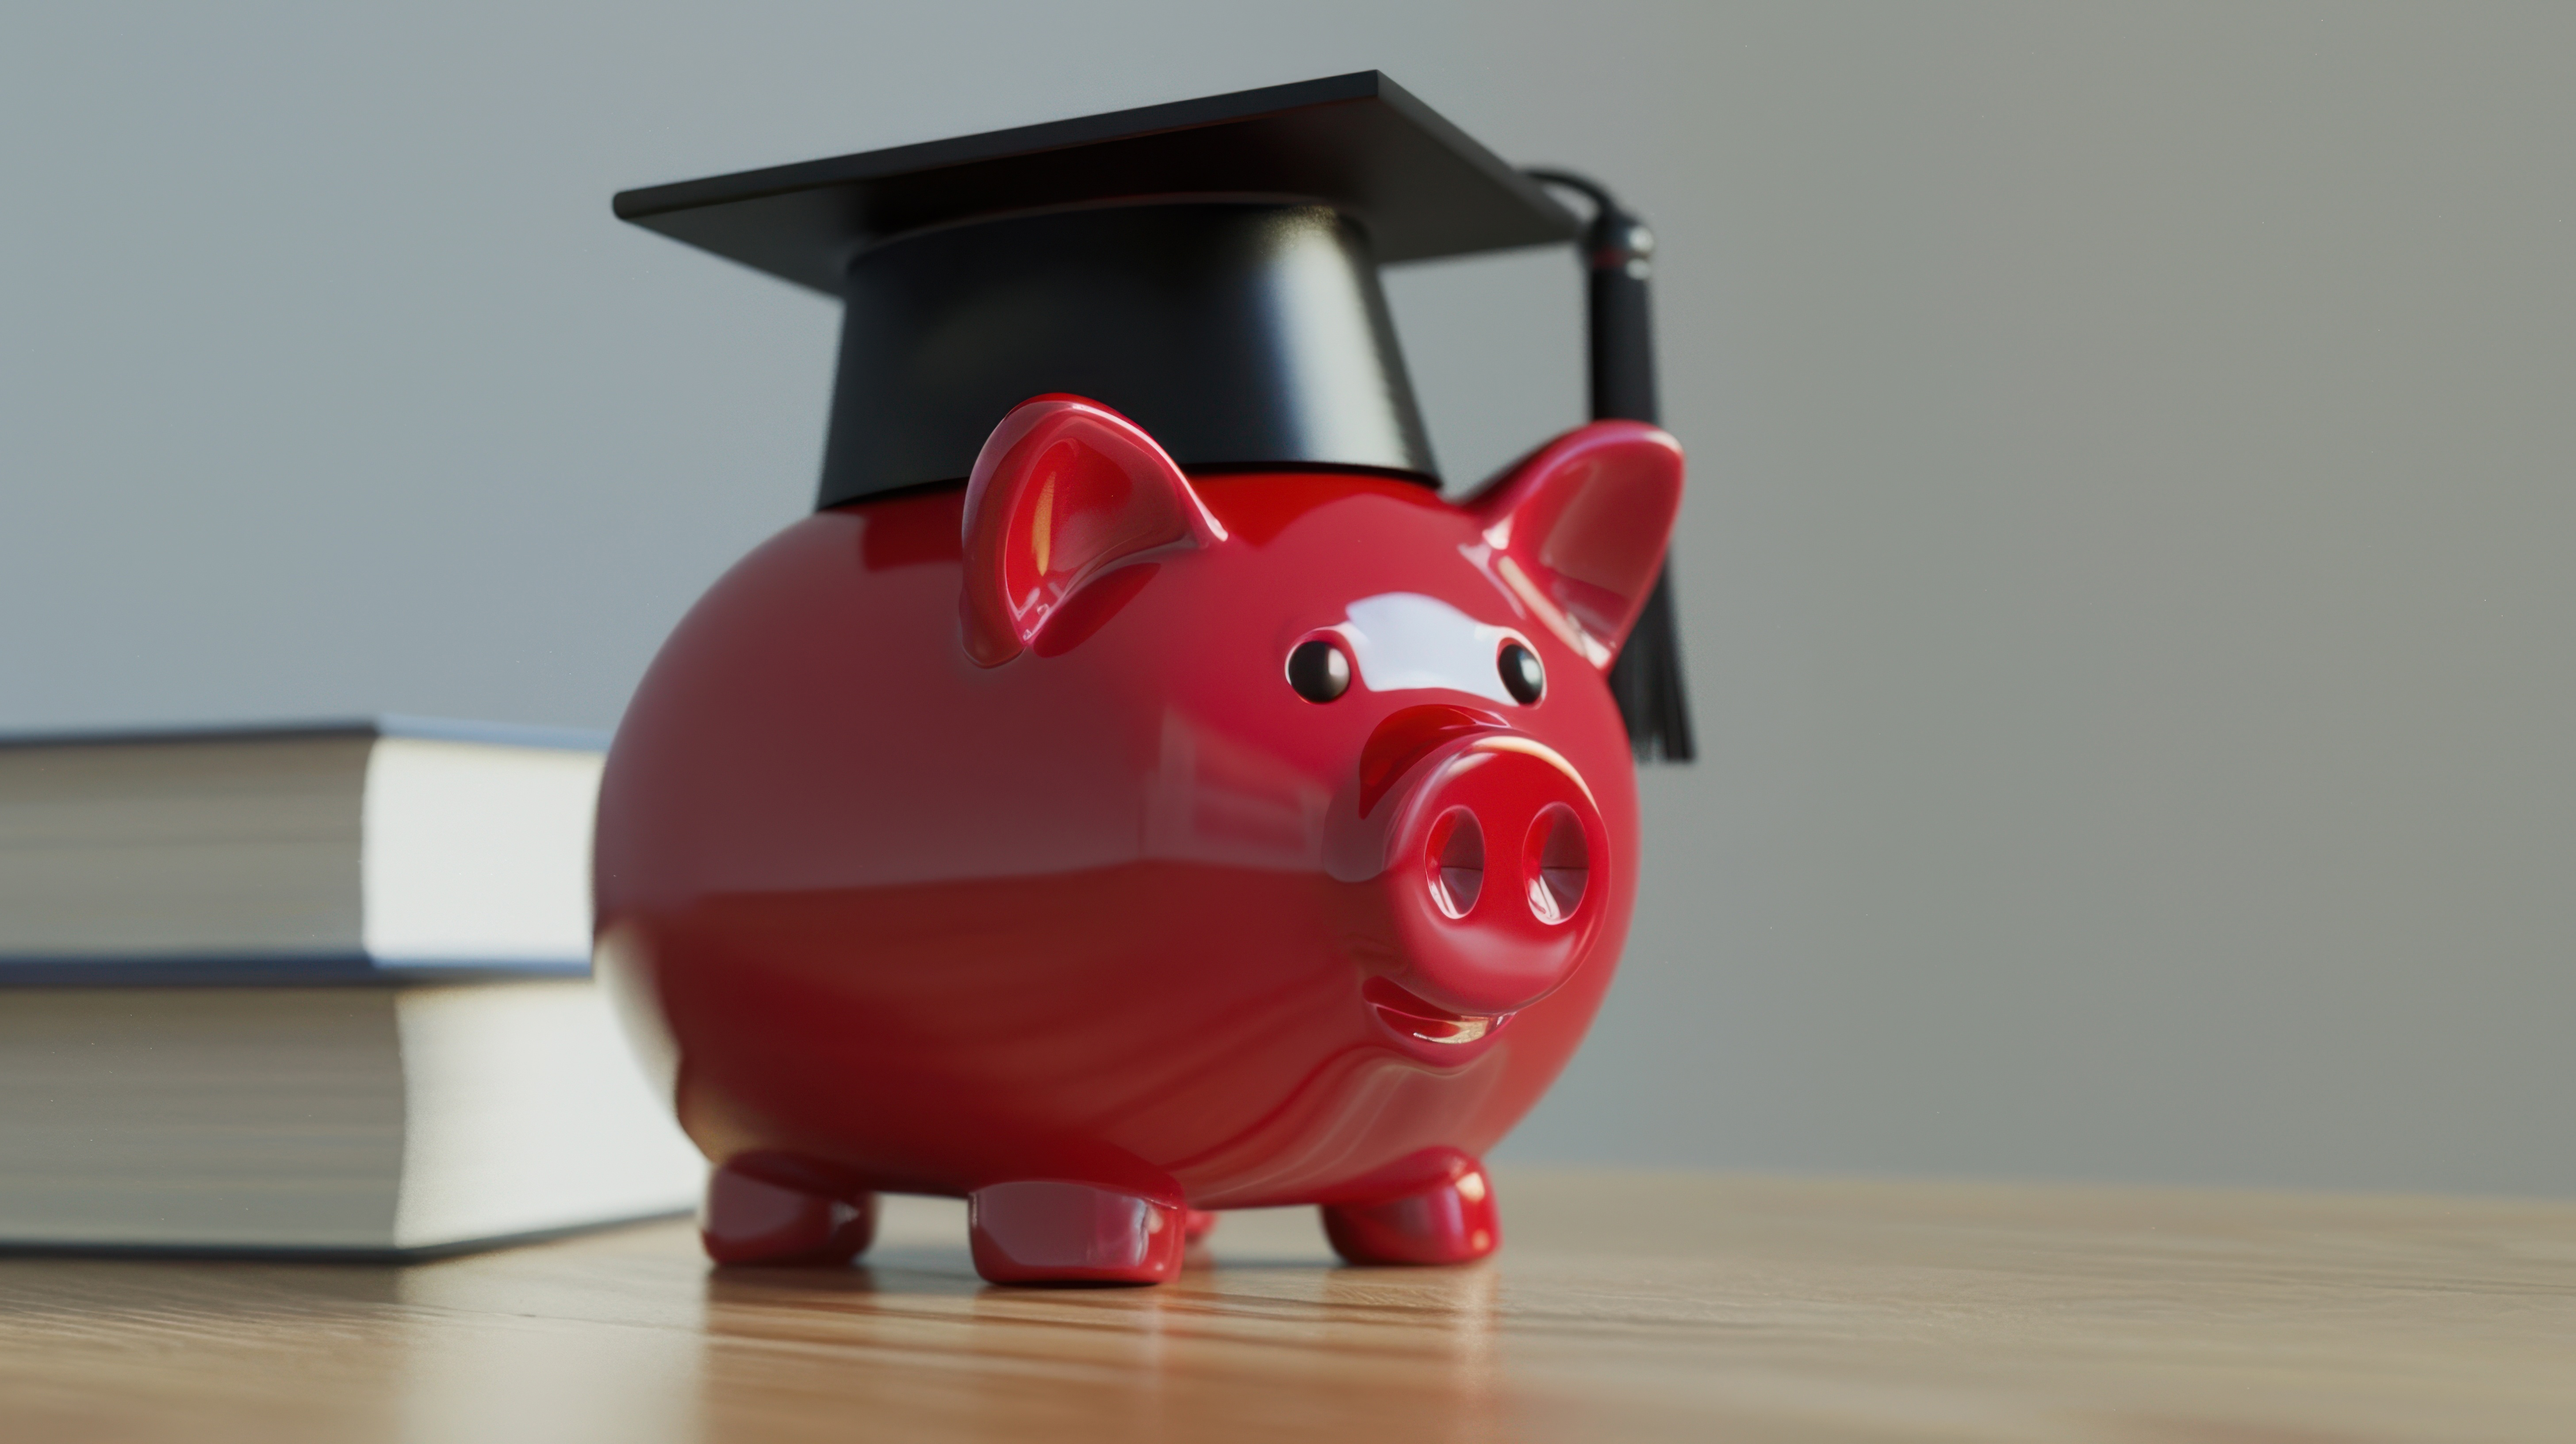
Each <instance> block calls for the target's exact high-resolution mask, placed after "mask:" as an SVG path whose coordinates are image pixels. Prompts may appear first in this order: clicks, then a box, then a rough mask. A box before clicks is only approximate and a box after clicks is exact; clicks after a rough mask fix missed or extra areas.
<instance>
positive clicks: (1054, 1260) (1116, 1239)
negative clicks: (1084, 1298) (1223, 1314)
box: [966, 1180, 1188, 1284]
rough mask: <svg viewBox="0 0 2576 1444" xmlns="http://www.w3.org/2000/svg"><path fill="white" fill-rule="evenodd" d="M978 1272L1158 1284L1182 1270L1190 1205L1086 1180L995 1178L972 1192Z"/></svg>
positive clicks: (1039, 1279)
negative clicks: (1006, 1180) (1004, 1180)
mask: <svg viewBox="0 0 2576 1444" xmlns="http://www.w3.org/2000/svg"><path fill="white" fill-rule="evenodd" d="M966 1204H967V1216H968V1218H969V1220H970V1225H971V1235H972V1239H973V1243H974V1246H975V1272H977V1273H979V1274H982V1275H983V1276H984V1277H985V1278H987V1279H989V1280H991V1281H992V1282H994V1283H997V1284H1158V1283H1161V1282H1163V1281H1164V1280H1165V1279H1168V1278H1170V1277H1171V1276H1172V1275H1174V1274H1176V1273H1179V1272H1180V1269H1181V1249H1182V1247H1183V1246H1184V1242H1185V1237H1184V1236H1185V1233H1186V1230H1187V1227H1188V1223H1187V1217H1186V1215H1187V1214H1188V1210H1187V1209H1184V1208H1181V1207H1179V1206H1178V1205H1177V1204H1172V1203H1166V1202H1163V1201H1161V1200H1158V1199H1152V1198H1146V1197H1142V1196H1140V1195H1137V1194H1133V1193H1126V1192H1123V1191H1121V1190H1118V1189H1114V1188H1097V1187H1094V1186H1092V1185H1091V1184H1087V1183H1064V1182H1058V1181H1055V1180H1033V1181H1030V1182H1025V1183H996V1184H992V1185H990V1186H988V1187H984V1188H979V1189H977V1190H975V1191H974V1192H973V1193H972V1194H970V1195H968V1196H967V1200H966Z"/></svg>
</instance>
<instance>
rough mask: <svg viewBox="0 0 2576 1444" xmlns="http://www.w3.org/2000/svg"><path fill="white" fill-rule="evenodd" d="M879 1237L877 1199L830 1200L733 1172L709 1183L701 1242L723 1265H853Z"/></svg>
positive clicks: (721, 1172) (725, 1172)
mask: <svg viewBox="0 0 2576 1444" xmlns="http://www.w3.org/2000/svg"><path fill="white" fill-rule="evenodd" d="M876 1231H877V1196H876V1195H875V1194H873V1193H863V1194H860V1195H859V1196H858V1197H856V1198H853V1199H841V1198H826V1197H824V1196H823V1195H821V1194H817V1193H804V1192H800V1191H798V1190H796V1189H793V1188H781V1187H779V1186H778V1185H777V1184H774V1183H767V1182H764V1181H762V1180H760V1179H757V1178H753V1177H751V1176H749V1175H748V1174H742V1173H737V1172H735V1171H734V1170H733V1169H731V1168H719V1169H717V1170H716V1171H715V1173H714V1175H713V1176H712V1177H710V1178H709V1179H708V1180H707V1207H706V1212H705V1214H704V1215H703V1216H702V1217H701V1218H700V1219H699V1220H698V1240H699V1242H701V1243H703V1244H705V1245H706V1250H707V1257H709V1258H711V1259H714V1260H715V1261H716V1262H717V1263H720V1264H749V1263H818V1264H837V1263H848V1262H849V1261H850V1260H851V1259H854V1258H857V1257H858V1256H859V1255H860V1254H861V1253H862V1252H864V1251H866V1249H867V1246H868V1240H869V1239H871V1238H873V1237H874V1236H875V1235H876Z"/></svg>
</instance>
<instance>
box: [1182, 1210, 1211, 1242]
mask: <svg viewBox="0 0 2576 1444" xmlns="http://www.w3.org/2000/svg"><path fill="white" fill-rule="evenodd" d="M1214 1232H1216V1214H1215V1213H1214V1212H1212V1211H1211V1210H1208V1209H1204V1208H1185V1209H1182V1210H1181V1238H1182V1241H1184V1242H1186V1243H1197V1242H1198V1241H1199V1240H1201V1239H1203V1238H1206V1237H1207V1236H1208V1235H1209V1234H1212V1233H1214Z"/></svg>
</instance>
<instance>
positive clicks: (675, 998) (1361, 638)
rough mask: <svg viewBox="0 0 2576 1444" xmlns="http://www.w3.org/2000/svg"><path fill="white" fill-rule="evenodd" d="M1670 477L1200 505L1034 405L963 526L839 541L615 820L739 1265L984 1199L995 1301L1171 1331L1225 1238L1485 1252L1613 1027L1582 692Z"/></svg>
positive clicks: (1621, 924)
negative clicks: (1119, 1316) (1571, 1063)
mask: <svg viewBox="0 0 2576 1444" xmlns="http://www.w3.org/2000/svg"><path fill="white" fill-rule="evenodd" d="M1681 478H1682V457H1681V452H1680V449H1679V447H1678V446H1677V445H1676V444H1675V443H1674V441H1673V440H1672V438H1671V437H1669V436H1667V435H1666V434H1664V433H1663V432H1661V431H1658V430H1656V429H1654V428H1653V427H1650V426H1646V425H1642V424H1638V423H1634V422H1598V423H1595V424H1593V425H1590V426H1586V427H1583V428H1582V429H1580V430H1577V431H1574V432H1570V433H1568V434H1567V435H1565V436H1563V437H1561V438H1559V439H1558V440H1557V441H1555V442H1553V443H1551V444H1550V445H1548V446H1547V447H1545V448H1544V449H1542V450H1540V451H1539V452H1537V453H1536V454H1535V455H1533V456H1531V457H1530V458H1529V459H1528V460H1526V461H1525V462H1523V463H1521V464H1520V465H1519V466H1518V467H1516V468H1515V469H1514V470H1513V471H1512V472H1511V473H1510V474H1508V475H1507V476H1505V477H1504V478H1503V479H1502V480H1500V481H1498V482H1497V483H1495V484H1494V485H1493V486H1491V487H1490V488H1488V489H1487V490H1486V491H1485V492H1484V493H1483V494H1482V495H1480V496H1478V497H1476V498H1475V499H1473V500H1471V501H1468V502H1466V503H1465V504H1463V505H1457V504H1452V503H1450V502H1447V501H1444V500H1442V499H1441V498H1440V497H1439V495H1438V494H1437V493H1435V492H1434V491H1432V490H1431V489H1429V488H1428V487H1425V486H1422V485H1419V484H1415V483H1410V482H1405V481H1400V480H1395V479H1390V478H1382V477H1374V476H1368V475H1361V474H1351V473H1319V472H1307V473H1281V474H1262V475H1217V476H1203V477H1199V478H1191V477H1187V476H1185V475H1184V474H1183V473H1182V472H1181V470H1180V469H1179V468H1178V467H1177V466H1175V465H1174V463H1173V462H1172V461H1171V459H1170V458H1169V457H1168V456H1167V455H1166V454H1165V453H1164V451H1163V450H1162V448H1161V447H1159V446H1157V445H1156V444H1155V442H1154V441H1153V439H1152V438H1151V437H1149V436H1148V435H1146V434H1145V433H1144V432H1143V431H1142V430H1140V429H1138V428H1137V427H1136V426H1135V425H1134V424H1132V423H1130V422H1129V421H1127V420H1126V419H1125V418H1124V417H1122V416H1120V415H1118V414H1117V413H1115V412H1113V411H1110V410H1109V409H1107V408H1105V407H1102V406H1099V405H1097V404H1094V403H1091V402H1087V401H1084V400H1082V399H1079V398H1075V397H1064V396H1050V397H1040V398H1038V399H1036V400H1033V401H1030V402H1027V403H1025V404H1023V405H1021V406H1020V407H1018V408H1016V409H1014V410H1013V411H1012V412H1011V413H1010V414H1009V415H1008V416H1007V417H1006V418H1004V419H1003V420H1002V422H1001V424H1000V426H999V427H998V428H997V429H996V430H995V431H994V432H993V433H992V436H991V438H990V440H989V441H988V442H987V443H986V444H985V446H984V448H983V450H982V453H981V455H980V456H979V458H978V459H977V461H976V464H975V469H974V474H973V477H972V478H971V480H970V481H969V482H968V484H967V486H966V487H965V488H964V490H963V491H962V492H960V491H957V490H954V489H950V490H945V491H930V492H915V493H911V494H906V495H900V496H895V497H887V498H878V499H872V500H869V501H865V502H862V503H859V504H854V505H849V506H843V507H838V508H835V509H831V510H827V511H823V512H821V513H818V514H816V515H814V516H812V517H809V518H807V519H805V520H803V521H800V522H798V523H796V524H795V525H793V526H791V527H789V528H788V529H787V530H786V531H784V532H782V533H781V534H779V535H778V536H777V537H776V538H774V539H772V540H771V541H769V542H768V543H767V544H765V545H764V546H762V547H761V548H760V549H759V550H757V551H755V552H754V553H752V554H751V556H750V557H748V558H747V559H746V560H744V561H743V562H742V563H741V564H740V565H739V566H737V567H735V568H734V569H733V571H732V572H731V573H729V574H728V575H727V576H726V577H725V578H724V579H723V580H722V581H721V582H719V583H718V584H717V585H716V587H715V588H714V590H713V591H711V592H710V593H709V594H708V595H707V597H706V598H705V599H704V600H703V601H701V602H700V603H699V604H698V606H697V607H696V609H695V610H693V611H692V612H691V613H690V614H689V615H688V617H687V619H686V620H685V621H683V622H682V623H681V625H680V627H679V629H678V630H677V631H676V632H675V633H674V634H673V635H672V637H671V639H670V641H669V643H668V644H667V645H666V646H665V647H664V648H663V650H662V653H661V655H660V657H659V658H658V659H657V660H656V661H655V662H654V664H653V666H652V668H651V670H650V672H649V673H648V674H647V676H646V678H645V680H644V682H643V685H642V687H641V689H640V690H639V691H638V693H637V694H636V697H635V699H634V702H633V704H632V707H631V708H630V710H629V711H628V713H627V716H626V719H625V721H624V724H623V725H622V726H621V727H620V728H619V731H618V734H617V740H616V744H615V747H614V750H613V751H612V752H611V753H610V756H609V761H608V772H607V779H606V782H605V784H604V790H603V792H602V795H601V799H600V809H599V834H598V851H597V878H598V883H597V888H598V897H597V902H598V919H599V963H600V969H601V973H602V975H603V977H605V978H607V979H608V980H609V982H610V985H611V986H612V987H613V988H614V989H616V990H617V991H618V992H619V993H620V995H621V997H623V998H624V999H625V1000H626V1001H627V1002H628V1004H629V1007H628V1010H627V1011H628V1014H629V1016H630V1018H631V1019H632V1020H633V1022H634V1025H635V1026H636V1027H637V1030H638V1032H639V1035H640V1036H641V1037H642V1038H643V1040H644V1042H645V1048H646V1051H647V1053H648V1055H650V1056H652V1057H654V1058H656V1059H658V1060H659V1061H660V1062H661V1063H662V1064H663V1065H664V1066H665V1067H666V1069H667V1081H668V1083H669V1086H670V1087H671V1089H672V1096H673V1097H674V1099H675V1100H676V1103H677V1107H678V1111H679V1117H680V1121H681V1123H682V1125H683V1126H684V1127H685V1128H686V1129H687V1130H688V1133H689V1135H690V1137H692V1138H693V1139H695V1140H696V1141H697V1143H698V1145H699V1147H701V1148H702V1149H704V1150H705V1151H706V1153H707V1155H708V1157H709V1158H711V1159H712V1160H714V1162H715V1163H716V1164H717V1170H716V1173H715V1175H714V1178H713V1181H712V1184H711V1187H710V1194H709V1198H708V1202H707V1207H706V1212H705V1215H704V1218H703V1229H704V1237H705V1242H706V1247H707V1250H708V1252H709V1253H710V1254H711V1255H713V1256H714V1257H715V1258H716V1259H717V1260H718V1261H721V1262H733V1261H752V1260H768V1261H783V1260H790V1259H806V1260H821V1261H829V1260H840V1259H847V1258H849V1257H851V1256H853V1255H854V1254H856V1253H857V1252H858V1251H859V1250H860V1249H862V1248H864V1247H865V1246H866V1243H867V1239H868V1235H869V1232H870V1228H871V1224H872V1221H873V1217H874V1206H873V1199H874V1196H875V1194H876V1193H878V1192H880V1191H891V1192H897V1193H923V1194H940V1195H949V1196H962V1197H964V1198H966V1199H968V1200H969V1201H970V1207H971V1217H972V1227H971V1237H972V1244H973V1249H974V1257H975V1264H976V1268H977V1269H978V1270H979V1271H980V1272H981V1273H982V1274H983V1276H984V1277H985V1278H987V1279H991V1280H994V1281H997V1282H1031V1283H1036V1282H1043V1283H1079V1282H1109V1283H1149V1282H1154V1281H1158V1280H1162V1279H1166V1278H1168V1277H1170V1276H1171V1275H1172V1273H1173V1272H1174V1270H1175V1269H1176V1268H1178V1266H1179V1262H1180V1258H1181V1254H1182V1250H1183V1247H1184V1243H1185V1241H1186V1240H1187V1239H1189V1238H1193V1237H1196V1236H1197V1235H1198V1234H1199V1233H1200V1232H1202V1231H1204V1229H1205V1228H1206V1227H1207V1226H1208V1225H1209V1224H1210V1223H1211V1222H1212V1221H1213V1219H1212V1215H1211V1214H1210V1213H1209V1212H1208V1211H1209V1210H1216V1209H1226V1208H1249V1207H1264V1206H1271V1205H1280V1204H1308V1203H1311V1204H1317V1205H1320V1206H1321V1207H1322V1210H1323V1217H1324V1225H1325V1228H1326V1231H1327V1233H1328V1234H1329V1236H1330V1238H1331V1240H1332V1243H1333V1245H1334V1247H1335V1248H1336V1249H1338V1250H1339V1251H1340V1252H1341V1253H1342V1255H1343V1256H1344V1257H1346V1258H1349V1259H1351V1260H1353V1261H1355V1262H1366V1263H1398V1262H1402V1263H1441V1262H1453V1261H1458V1260H1465V1259H1471V1258H1476V1257H1479V1256H1481V1255H1483V1254H1485V1253H1487V1252H1489V1251H1491V1250H1492V1249H1493V1248H1494V1246H1495V1245H1496V1243H1497V1242H1498V1240H1499V1237H1500V1231H1499V1228H1498V1224H1497V1214H1496V1211H1495V1203H1494V1195H1493V1190H1492V1188H1491V1185H1490V1183H1489V1182H1488V1180H1487V1178H1486V1175H1485V1172H1484V1169H1483V1167H1482V1165H1481V1164H1480V1163H1479V1162H1478V1155H1479V1154H1480V1153H1481V1152H1482V1151H1483V1150H1485V1149H1486V1148H1488V1147H1489V1146H1491V1145H1492V1144H1493V1143H1494V1141H1495V1140H1496V1139H1498V1138H1500V1137H1502V1135H1503V1133H1504V1132H1505V1131H1506V1130H1508V1129H1509V1128H1510V1127H1511V1126H1512V1124H1513V1123H1514V1122H1516V1121H1517V1120H1518V1119H1519V1118H1520V1117H1521V1115H1522V1114H1523V1113H1524V1112H1526V1111H1527V1110H1528V1109H1529V1108H1530V1106H1531V1105H1532V1104H1533V1103H1535V1102H1536V1101H1537V1099H1538V1097H1539V1094H1540V1093H1541V1092H1542V1091H1543V1090H1545V1088H1546V1087H1547V1085H1548V1084H1549V1082H1550V1081H1551V1080H1553V1079H1554V1078H1555V1076H1556V1074H1557V1072H1558V1070H1559V1069H1561V1068H1562V1067H1563V1066H1564V1065H1565V1062H1566V1060H1567V1058H1568V1056H1569V1055H1570V1054H1571V1053H1572V1052H1573V1050H1574V1048H1575V1046H1576V1044H1577V1043H1578V1042H1579V1041H1580V1040H1581V1038H1582V1036H1583V1032H1584V1029H1585V1027H1586V1026H1587V1025H1588V1024H1589V1023H1590V1021H1591V1019H1592V1016H1593V1013H1594V1011H1595V1009H1596V1008H1597V1007H1598V1005H1599V1003H1600V1000H1601V996H1602V992H1603V990H1604V989H1605V988H1607V987H1608V986H1609V983H1610V976H1611V972H1612V969H1613V967H1614V965H1615V963H1616V962H1617V959H1618V955H1619V949H1620V945H1621V943H1622V941H1623V939H1624V937H1625V934H1626V932H1627V927H1628V919H1629V912H1630V908H1631V905H1632V902H1633V897H1634V891H1635V877H1636V874H1635V866H1636V864H1635V857H1636V851H1637V802H1636V786H1635V777H1634V768H1633V763H1632V762H1631V760H1630V757H1629V755H1628V745H1627V739H1626V734H1625V732H1624V731H1623V729H1622V727H1621V724H1620V720H1619V716H1618V713H1617V711H1616V709H1615V708H1614V706H1613V704H1612V701H1611V697H1610V693H1609V690H1608V688H1607V686H1606V685H1605V684H1604V682H1603V680H1602V677H1601V673H1602V671H1603V670H1604V669H1605V668H1607V667H1608V665H1609V664H1610V661H1611V659H1612V657H1613V656H1614V655H1615V654H1616V652H1617V650H1618V647H1619V644H1620V641H1621V639H1622V637H1623V636H1624V635H1625V634H1626V632H1627V629H1628V627H1629V625H1630V623H1631V622H1632V621H1633V620H1634V619H1635V616H1636V613H1637V610H1638V608H1639V606H1640V605H1641V604H1642V602H1643V601H1644V599H1645V597H1646V595H1647V591H1648V589H1649V587H1650V586H1651V585H1652V584H1653V582H1654V580H1655V576H1656V574H1657V571H1658V569H1659V568H1660V566H1661V563H1662V558H1663V552H1664V544H1665V540H1666V536H1667V533H1668V532H1669V530H1670V527H1671V524H1672V519H1673V514H1674V510H1675V508H1676V506H1677V505H1678V504H1679V501H1680V496H1681Z"/></svg>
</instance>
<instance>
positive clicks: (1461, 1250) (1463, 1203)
mask: <svg viewBox="0 0 2576 1444" xmlns="http://www.w3.org/2000/svg"><path fill="white" fill-rule="evenodd" d="M1323 1212H1324V1237H1326V1238H1328V1239H1330V1240H1332V1243H1333V1252H1335V1253H1338V1254H1340V1255H1341V1256H1342V1257H1343V1258H1346V1259H1348V1260H1350V1261H1351V1262H1352V1263H1355V1264H1450V1263H1466V1262H1467V1261H1469V1260H1471V1259H1480V1258H1483V1257H1484V1256H1485V1255H1487V1254H1489V1253H1492V1252H1493V1251H1494V1247H1495V1245H1497V1244H1500V1243H1501V1242H1502V1241H1503V1223H1502V1218H1501V1216H1500V1215H1499V1214H1497V1213H1496V1212H1495V1211H1494V1185H1493V1182H1492V1180H1490V1179H1488V1178H1486V1176H1485V1166H1484V1165H1483V1164H1481V1163H1478V1164H1471V1165H1470V1166H1469V1167H1468V1168H1467V1169H1466V1170H1465V1171H1463V1172H1461V1173H1460V1174H1459V1175H1458V1176H1457V1177H1455V1178H1453V1179H1450V1180H1449V1181H1448V1182H1446V1183H1439V1184H1434V1185H1432V1186H1431V1187H1429V1188H1426V1189H1424V1190H1422V1191H1421V1192H1419V1193H1410V1194H1406V1195H1405V1196H1404V1197H1402V1198H1393V1199H1388V1200H1387V1201H1385V1202H1383V1203H1359V1204H1331V1205H1327V1206H1326V1207H1325V1209H1324V1211H1323Z"/></svg>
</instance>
